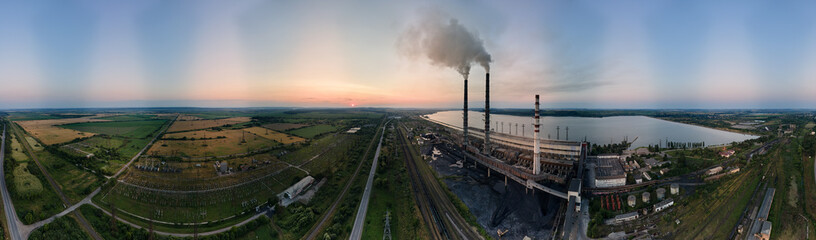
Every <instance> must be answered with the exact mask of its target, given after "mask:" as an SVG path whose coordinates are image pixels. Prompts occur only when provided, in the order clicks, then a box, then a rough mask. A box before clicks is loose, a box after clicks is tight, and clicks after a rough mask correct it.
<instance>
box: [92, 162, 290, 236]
mask: <svg viewBox="0 0 816 240" xmlns="http://www.w3.org/2000/svg"><path fill="white" fill-rule="evenodd" d="M304 176H305V173H303V172H302V171H300V170H297V169H294V168H286V169H284V170H283V171H278V172H275V173H273V174H271V175H267V176H265V177H262V178H260V179H257V180H253V181H248V182H244V183H239V184H236V185H234V186H232V187H226V188H213V189H209V190H200V191H165V190H160V189H153V188H145V187H141V186H138V185H131V184H127V183H121V182H120V183H117V184H116V185H115V186H114V187H113V188H112V189H111V190H110V191H109V192H108V193H106V194H104V195H103V196H102V197H101V198H100V199H99V201H100V202H101V203H102V204H105V205H106V206H107V205H110V204H112V205H114V206H115V207H116V208H118V209H121V211H123V212H128V213H130V214H132V215H137V216H143V217H145V216H146V217H150V216H152V215H153V214H156V213H158V216H156V218H155V219H156V220H158V221H165V222H174V223H178V222H182V223H190V222H202V221H214V220H221V219H225V218H229V217H232V216H234V215H236V214H239V213H241V212H242V211H248V210H250V209H254V207H255V206H257V205H260V204H262V203H264V202H266V201H268V200H270V199H272V200H273V201H277V200H276V199H277V198H276V195H277V194H278V193H280V192H281V191H283V190H284V189H286V188H287V187H289V186H290V185H291V184H293V183H294V182H296V181H298V180H300V179H301V178H302V177H304ZM201 213H204V214H202V215H203V217H200V216H201V215H199V214H201Z"/></svg>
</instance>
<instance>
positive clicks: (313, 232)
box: [303, 135, 377, 240]
mask: <svg viewBox="0 0 816 240" xmlns="http://www.w3.org/2000/svg"><path fill="white" fill-rule="evenodd" d="M376 136H377V135H374V137H372V138H371V142H369V143H368V148H366V153H365V156H363V159H365V157H367V156H368V152H369V151H370V150H371V147H372V146H374V140H376ZM363 162H365V161H363V160H360V163H359V164H357V169H356V170H354V174H352V175H351V179H349V180H348V182H347V183H346V186H345V187H344V188H343V191H342V192H340V195H338V196H337V199H336V200H334V203H332V205H331V207H330V208H329V210H328V211H326V214H323V217H322V218H321V219H320V221H319V222H318V223H317V224H315V225H314V226H313V227H312V229H311V230H309V234H307V235H306V236H304V237H303V239H307V240H314V239H317V234H318V233H320V230H321V229H323V227H324V226H325V225H326V222H328V221H329V218H330V217H331V216H332V215H333V214H334V211H335V210H337V206H338V205H340V201H341V200H343V197H345V196H346V193H347V192H348V190H349V188H351V184H352V183H354V179H355V178H356V177H357V173H359V172H360V169H361V168H363Z"/></svg>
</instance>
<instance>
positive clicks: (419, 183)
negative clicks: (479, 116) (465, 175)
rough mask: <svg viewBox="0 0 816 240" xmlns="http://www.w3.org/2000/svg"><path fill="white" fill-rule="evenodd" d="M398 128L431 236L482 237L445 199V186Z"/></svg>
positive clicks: (404, 154)
mask: <svg viewBox="0 0 816 240" xmlns="http://www.w3.org/2000/svg"><path fill="white" fill-rule="evenodd" d="M403 128H404V126H401V127H398V131H397V132H398V133H399V137H398V138H399V139H400V142H401V143H402V144H401V145H402V152H403V156H405V161H406V165H407V168H408V173H409V174H408V175H409V176H411V185H412V188H413V192H414V198H415V199H416V202H417V206H418V207H419V210H420V213H421V214H422V218H423V219H424V222H425V224H426V225H427V227H428V229H429V232H430V234H431V238H433V239H483V238H482V236H481V235H480V234H479V233H478V232H476V230H475V228H474V227H472V226H471V225H470V224H469V223H468V222H467V221H466V220H465V219H464V218H463V217H462V215H460V214H459V212H458V210H457V209H456V207H455V206H454V205H453V203H452V202H451V199H450V198H448V195H447V193H446V192H445V189H443V188H442V186H441V185H440V184H441V183H440V182H439V181H438V180H437V179H436V176H435V175H434V173H433V172H432V171H433V170H432V169H430V166H428V165H427V164H425V162H424V161H423V160H422V159H421V158H417V157H416V153H415V152H414V151H413V149H412V146H411V143H410V140H409V139H406V137H407V136H406V134H405V133H404V132H403V130H404V129H403Z"/></svg>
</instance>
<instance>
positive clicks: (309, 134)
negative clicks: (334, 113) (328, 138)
mask: <svg viewBox="0 0 816 240" xmlns="http://www.w3.org/2000/svg"><path fill="white" fill-rule="evenodd" d="M337 129H338V128H337V127H335V126H332V125H326V124H320V125H315V126H310V127H304V128H298V129H295V130H292V131H289V133H290V134H292V135H297V136H301V137H304V138H314V137H315V136H317V135H320V134H323V133H327V132H332V131H336V130H337Z"/></svg>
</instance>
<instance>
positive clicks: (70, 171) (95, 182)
mask: <svg viewBox="0 0 816 240" xmlns="http://www.w3.org/2000/svg"><path fill="white" fill-rule="evenodd" d="M35 154H36V155H37V159H38V160H39V161H40V163H41V164H42V165H43V167H45V169H46V171H48V173H49V174H50V175H51V177H53V178H54V180H55V181H57V184H59V186H60V188H62V192H63V193H65V196H66V197H68V200H69V201H70V202H71V203H76V202H79V201H80V200H82V199H83V198H85V196H87V195H88V194H90V193H91V192H93V190H94V189H95V188H96V187H98V186H99V185H100V182H101V180H100V179H99V177H98V176H96V175H94V174H93V173H91V172H89V171H87V170H85V169H83V168H81V167H78V166H76V165H74V164H72V163H70V162H68V161H66V159H63V158H61V157H59V156H55V155H54V154H52V153H50V152H48V151H40V152H36V153H35Z"/></svg>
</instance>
